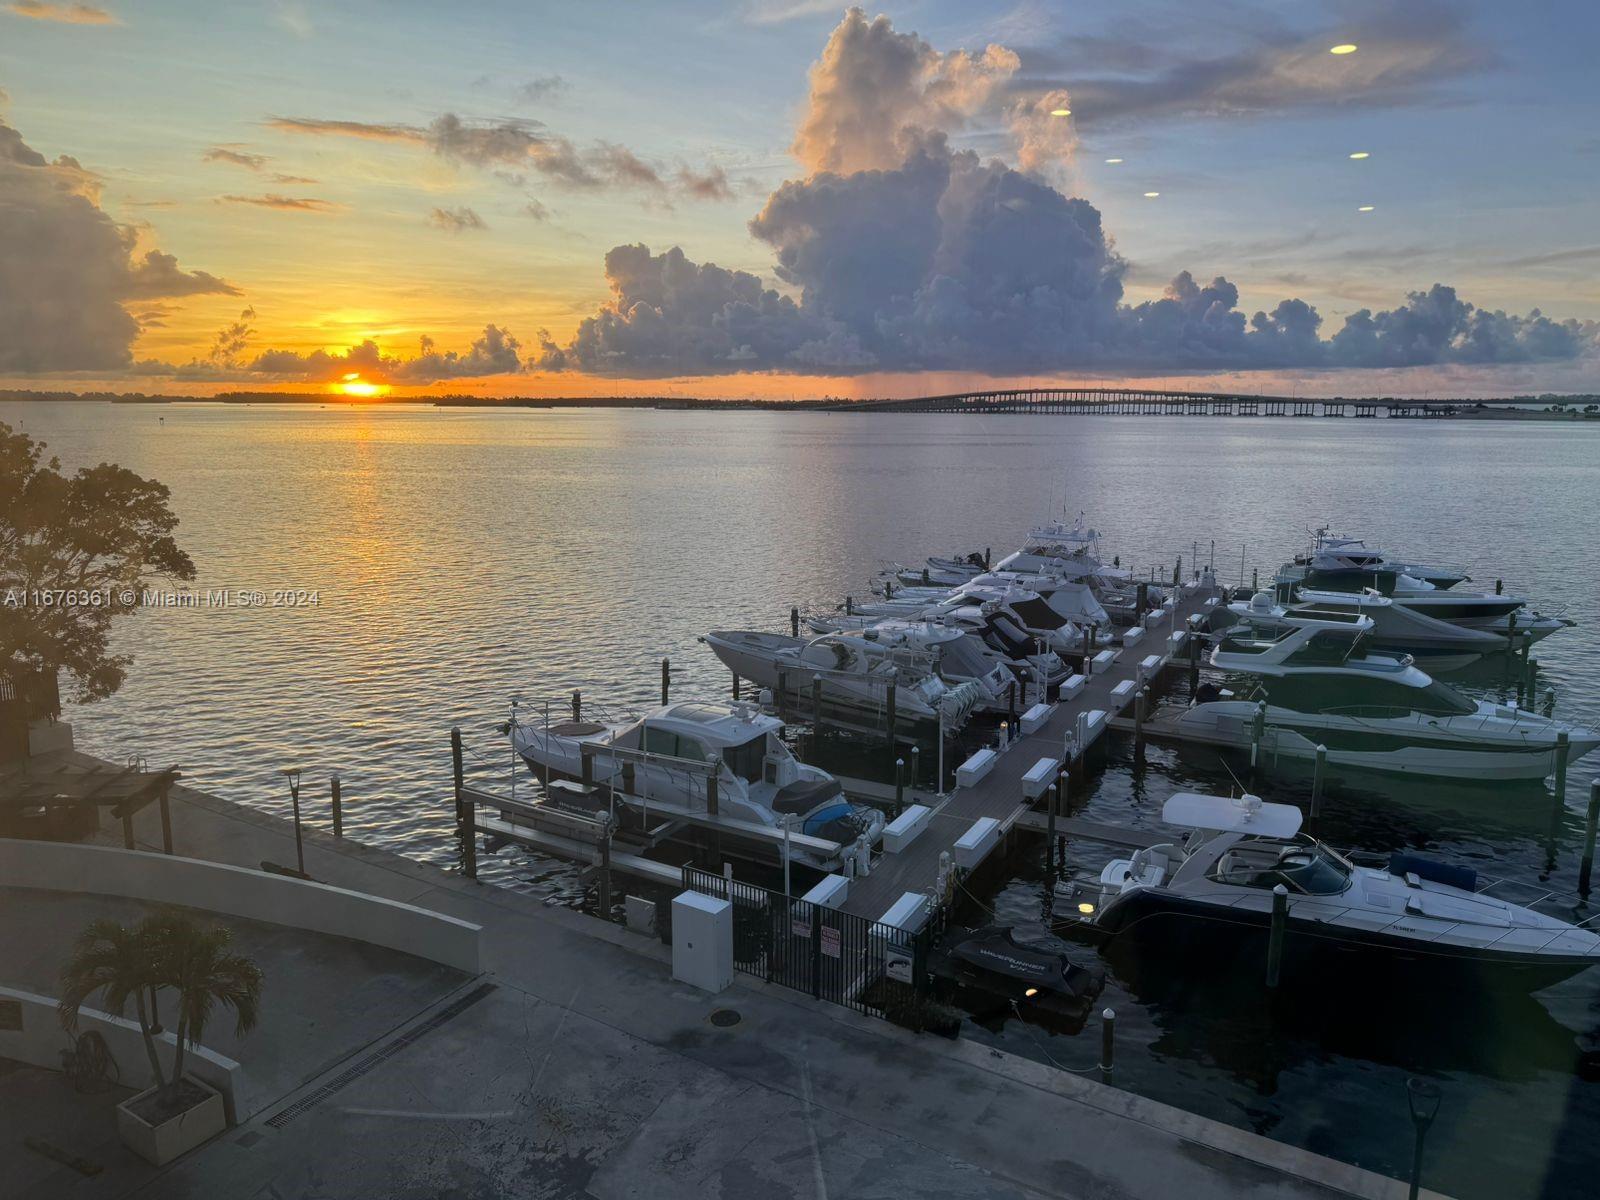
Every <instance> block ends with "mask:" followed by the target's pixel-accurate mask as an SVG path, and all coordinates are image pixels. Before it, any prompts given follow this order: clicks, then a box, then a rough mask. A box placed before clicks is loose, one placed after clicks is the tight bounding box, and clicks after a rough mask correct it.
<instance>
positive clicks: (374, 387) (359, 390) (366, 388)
mask: <svg viewBox="0 0 1600 1200" xmlns="http://www.w3.org/2000/svg"><path fill="white" fill-rule="evenodd" d="M333 390H334V391H336V392H338V393H339V394H340V395H342V396H382V395H385V394H387V392H388V391H389V386H388V385H387V384H383V383H368V382H367V381H366V380H364V379H362V378H361V376H360V374H358V373H357V372H355V371H352V372H351V373H350V374H348V375H346V376H345V377H344V378H343V379H341V380H340V381H339V382H338V383H336V384H334V385H333Z"/></svg>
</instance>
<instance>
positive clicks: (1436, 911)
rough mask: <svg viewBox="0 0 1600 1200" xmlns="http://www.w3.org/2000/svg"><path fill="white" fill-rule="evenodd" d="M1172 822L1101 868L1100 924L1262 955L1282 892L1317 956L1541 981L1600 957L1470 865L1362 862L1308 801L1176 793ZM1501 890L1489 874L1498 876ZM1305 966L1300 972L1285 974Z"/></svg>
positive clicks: (1292, 930)
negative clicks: (1311, 829)
mask: <svg viewBox="0 0 1600 1200" xmlns="http://www.w3.org/2000/svg"><path fill="white" fill-rule="evenodd" d="M1161 820H1162V822H1163V823H1164V824H1166V825H1169V826H1173V827H1175V828H1178V829H1185V830H1188V831H1190V832H1188V833H1187V835H1185V836H1183V837H1181V838H1174V840H1173V841H1171V842H1168V843H1161V844H1158V845H1154V846H1150V847H1148V848H1145V849H1141V850H1139V851H1138V852H1137V853H1135V854H1134V855H1133V856H1132V857H1131V858H1123V859H1114V860H1113V861H1112V862H1110V863H1109V864H1107V866H1106V867H1105V869H1104V870H1103V871H1102V872H1101V874H1100V881H1099V883H1100V890H1099V902H1098V903H1097V904H1094V905H1093V913H1092V917H1091V922H1092V925H1093V926H1094V927H1095V928H1097V929H1099V930H1101V931H1102V932H1104V933H1106V934H1110V935H1113V936H1122V935H1128V934H1132V933H1135V932H1137V933H1139V934H1142V935H1150V936H1165V937H1167V938H1169V939H1182V940H1184V941H1186V942H1188V941H1192V940H1195V939H1199V940H1201V941H1203V942H1205V944H1206V945H1211V944H1213V943H1211V942H1209V941H1208V940H1207V939H1208V938H1211V937H1215V938H1220V939H1224V940H1229V941H1233V942H1235V943H1236V944H1237V943H1239V942H1241V941H1242V942H1243V943H1245V944H1246V945H1247V946H1250V947H1254V948H1257V949H1258V950H1259V952H1261V953H1262V954H1264V953H1265V951H1266V947H1267V936H1268V929H1269V926H1270V924H1271V919H1272V905H1273V891H1274V889H1275V888H1278V887H1282V888H1283V889H1284V890H1285V891H1286V892H1287V904H1288V923H1287V927H1286V933H1287V936H1286V937H1285V939H1284V945H1285V948H1286V952H1288V953H1293V954H1297V955H1300V956H1303V957H1306V958H1310V959H1312V960H1313V961H1312V962H1311V963H1308V964H1307V965H1308V967H1311V968H1313V969H1312V970H1310V971H1308V972H1301V975H1302V977H1305V976H1306V975H1308V974H1309V975H1310V977H1312V978H1315V977H1316V974H1315V969H1314V968H1315V967H1316V966H1318V965H1319V964H1318V962H1317V961H1316V960H1318V959H1319V958H1320V959H1322V960H1323V961H1322V963H1321V965H1322V966H1323V967H1325V966H1326V962H1325V955H1326V952H1327V951H1328V950H1334V949H1337V950H1356V951H1362V952H1366V953H1368V954H1372V955H1375V956H1379V957H1381V958H1382V959H1383V960H1384V961H1385V963H1386V964H1387V965H1388V966H1389V967H1391V968H1393V967H1395V966H1405V965H1417V966H1420V967H1423V968H1425V969H1426V971H1427V972H1428V975H1429V977H1430V978H1440V977H1441V976H1442V977H1444V978H1446V979H1449V980H1451V981H1465V982H1467V983H1469V984H1473V985H1485V984H1487V985H1493V986H1498V985H1504V984H1510V985H1512V986H1516V987H1519V988H1522V989H1525V990H1529V991H1533V990H1536V989H1538V988H1542V987H1548V986H1549V985H1550V984H1553V983H1559V982H1560V981H1561V980H1563V979H1567V978H1569V977H1570V976H1572V975H1575V974H1577V973H1578V972H1579V971H1582V970H1584V969H1585V968H1587V967H1591V966H1595V965H1600V935H1597V934H1596V933H1595V932H1594V931H1593V930H1591V929H1589V928H1587V927H1586V926H1587V924H1588V923H1587V922H1585V924H1584V925H1572V924H1569V923H1568V922H1566V921H1562V920H1560V919H1558V918H1556V917H1552V916H1547V915H1546V914H1544V913H1541V912H1539V911H1537V910H1536V909H1533V908H1524V907H1521V906H1518V905H1516V904H1511V903H1508V902H1507V901H1504V900H1500V899H1497V898H1495V897H1493V896H1491V895H1489V894H1488V891H1489V889H1488V888H1484V889H1479V888H1478V885H1477V880H1476V877H1475V876H1474V875H1473V874H1472V873H1471V872H1470V871H1466V870H1463V869H1462V868H1452V867H1448V866H1445V865H1443V864H1436V863H1430V862H1427V861H1426V860H1419V859H1416V858H1414V857H1412V856H1410V855H1395V856H1394V857H1392V858H1391V859H1390V861H1389V863H1388V865H1387V866H1386V867H1369V866H1359V865H1357V864H1356V863H1355V862H1352V861H1351V860H1350V859H1349V858H1348V857H1346V856H1345V855H1342V854H1340V853H1339V852H1338V851H1336V850H1333V849H1332V848H1330V847H1328V846H1326V845H1324V844H1323V843H1322V842H1319V841H1317V840H1316V839H1315V838H1311V837H1308V836H1306V835H1305V834H1303V833H1301V832H1300V824H1301V815H1300V810H1299V809H1298V808H1295V807H1294V806H1292V805H1288V804H1268V803H1264V802H1262V801H1261V800H1260V799H1259V798H1258V797H1255V796H1244V797H1242V798H1240V799H1238V800H1230V799H1227V798H1225V797H1221V796H1202V795H1195V794H1193V793H1188V792H1180V793H1178V794H1177V795H1175V796H1173V797H1172V798H1171V799H1169V800H1168V801H1167V802H1166V804H1165V806H1164V807H1163V808H1162V813H1161ZM1490 886H1491V887H1492V886H1493V885H1490ZM1294 976H1295V971H1294V970H1293V969H1290V970H1289V971H1288V977H1290V978H1293V977H1294Z"/></svg>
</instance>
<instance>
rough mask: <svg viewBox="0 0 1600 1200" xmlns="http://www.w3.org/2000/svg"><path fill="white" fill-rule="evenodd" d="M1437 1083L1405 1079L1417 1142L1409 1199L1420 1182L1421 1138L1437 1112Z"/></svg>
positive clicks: (1414, 1199) (1415, 1196)
mask: <svg viewBox="0 0 1600 1200" xmlns="http://www.w3.org/2000/svg"><path fill="white" fill-rule="evenodd" d="M1440 1095H1441V1093H1440V1091H1439V1085H1438V1084H1436V1083H1429V1082H1428V1081H1427V1080H1426V1079H1418V1078H1417V1077H1416V1076H1412V1077H1411V1078H1410V1079H1408V1080H1406V1103H1407V1104H1408V1105H1410V1106H1411V1124H1412V1125H1414V1126H1415V1127H1416V1130H1417V1144H1416V1148H1415V1149H1414V1150H1413V1151H1412V1155H1411V1200H1417V1189H1418V1187H1419V1186H1420V1185H1421V1182H1422V1139H1423V1138H1425V1137H1427V1136H1428V1126H1430V1125H1432V1124H1433V1118H1434V1117H1436V1116H1438V1114H1439V1098H1440Z"/></svg>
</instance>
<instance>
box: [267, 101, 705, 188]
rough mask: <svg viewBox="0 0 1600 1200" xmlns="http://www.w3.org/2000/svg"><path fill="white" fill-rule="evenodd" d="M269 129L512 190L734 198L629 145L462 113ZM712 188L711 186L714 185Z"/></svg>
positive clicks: (304, 122) (281, 123) (303, 122)
mask: <svg viewBox="0 0 1600 1200" xmlns="http://www.w3.org/2000/svg"><path fill="white" fill-rule="evenodd" d="M267 124H268V126H269V127H270V128H272V129H276V130H278V131H279V132H282V133H295V134H303V135H307V136H312V137H351V138H362V139H365V140H367V141H377V142H402V143H410V144H412V145H416V146H419V147H422V148H425V149H427V150H430V151H432V152H433V153H434V154H437V155H438V156H439V157H440V158H442V159H445V160H447V161H448V162H451V163H454V164H456V165H457V166H467V167H476V168H480V169H487V170H495V171H497V172H501V173H503V174H505V176H506V178H507V179H508V180H509V181H510V182H512V183H519V184H520V183H521V182H522V181H523V173H524V172H531V173H532V174H534V175H537V176H540V177H541V178H543V179H545V180H547V181H549V182H551V183H554V184H557V185H558V186H561V187H567V188H574V189H585V188H589V189H592V188H607V187H609V188H624V189H627V188H631V189H635V190H641V191H644V192H648V193H655V194H660V195H666V194H669V193H674V192H675V193H677V194H680V195H682V196H684V197H686V198H689V199H708V200H719V199H724V198H726V196H725V195H724V194H723V192H721V191H719V190H718V189H717V188H716V187H715V181H716V180H717V179H719V178H721V179H722V180H723V182H724V183H725V182H726V179H725V177H723V176H722V173H721V170H720V168H716V167H711V168H708V169H707V170H706V171H704V172H695V171H692V170H690V169H689V168H687V167H685V168H683V169H682V171H681V173H680V174H679V176H677V177H676V178H675V179H673V180H669V179H668V178H667V177H666V176H664V175H663V173H662V170H661V168H659V167H658V166H656V165H654V164H652V163H650V162H648V161H646V160H645V159H643V158H641V157H640V156H639V155H638V154H636V153H634V151H632V150H630V149H629V148H628V147H626V146H622V145H619V144H617V143H615V142H605V141H601V142H596V143H594V144H593V145H590V146H584V147H580V146H578V145H577V144H575V143H574V142H573V141H572V140H571V139H569V138H566V137H563V136H561V135H560V134H556V133H553V132H551V131H550V130H549V129H548V128H546V126H545V125H544V123H543V122H541V121H533V120H525V119H513V120H503V121H491V122H481V121H467V120H464V119H462V118H461V117H459V116H457V115H456V114H455V113H444V114H442V115H441V116H439V117H436V118H434V120H432V121H431V122H429V123H428V124H427V125H426V126H421V125H400V124H383V123H368V122H364V121H343V120H323V119H321V118H316V117H272V118H271V119H270V120H269V121H268V122H267ZM707 181H711V182H710V185H709V186H708V183H707ZM728 194H731V192H729V193H728Z"/></svg>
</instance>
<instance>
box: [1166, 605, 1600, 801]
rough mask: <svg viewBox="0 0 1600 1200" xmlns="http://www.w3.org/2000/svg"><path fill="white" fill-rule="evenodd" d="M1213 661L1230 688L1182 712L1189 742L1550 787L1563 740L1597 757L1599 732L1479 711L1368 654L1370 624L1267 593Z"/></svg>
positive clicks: (1401, 661) (1573, 752)
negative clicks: (1257, 745)
mask: <svg viewBox="0 0 1600 1200" xmlns="http://www.w3.org/2000/svg"><path fill="white" fill-rule="evenodd" d="M1239 610H1240V611H1239V612H1238V613H1237V615H1239V616H1240V617H1241V618H1242V619H1241V620H1240V622H1239V623H1238V624H1236V625H1234V626H1233V627H1231V628H1230V629H1228V630H1226V631H1224V632H1223V633H1222V634H1221V635H1220V636H1219V640H1218V642H1217V645H1216V648H1215V649H1214V650H1213V651H1212V654H1211V658H1210V662H1211V665H1212V666H1213V667H1215V668H1216V669H1217V670H1219V671H1222V672H1224V678H1225V681H1226V683H1227V685H1228V688H1229V689H1231V690H1227V691H1224V690H1222V689H1219V688H1217V687H1214V686H1207V687H1202V688H1201V689H1199V691H1198V693H1197V695H1196V697H1195V702H1194V703H1193V704H1191V705H1190V707H1189V708H1187V709H1186V710H1184V711H1183V712H1182V713H1180V714H1179V716H1178V718H1177V722H1176V724H1177V732H1178V734H1179V735H1180V736H1185V737H1189V738H1192V739H1194V740H1197V741H1204V742H1211V743H1213V744H1218V745H1231V746H1238V747H1248V746H1250V745H1252V744H1253V742H1254V741H1255V740H1256V738H1257V736H1258V735H1257V731H1256V729H1255V722H1256V720H1257V712H1258V708H1257V706H1258V704H1259V703H1264V704H1265V706H1266V708H1265V715H1264V728H1263V729H1262V730H1261V732H1260V734H1259V736H1260V739H1261V745H1262V747H1263V749H1264V750H1265V752H1266V753H1269V754H1274V755H1286V756H1288V757H1291V758H1314V757H1315V756H1316V748H1317V747H1318V746H1319V745H1321V746H1324V747H1326V750H1327V761H1328V762H1330V763H1332V764H1335V765H1341V766H1349V767H1361V768H1366V769H1369V770H1377V771H1396V772H1400V773H1403V774H1415V775H1431V776H1441V777H1446V778H1467V779H1485V780H1496V779H1543V778H1544V777H1545V776H1546V775H1548V774H1549V773H1550V772H1551V771H1553V770H1554V769H1555V766H1556V762H1555V756H1556V748H1557V745H1558V737H1557V735H1558V734H1560V733H1563V732H1564V733H1566V734H1567V736H1568V739H1569V743H1568V751H1567V753H1568V761H1569V762H1576V761H1577V760H1578V759H1580V758H1582V757H1583V756H1584V755H1585V754H1588V753H1589V752H1590V751H1592V750H1594V749H1595V748H1596V747H1600V734H1597V733H1596V731H1595V730H1594V729H1591V728H1584V727H1580V726H1576V725H1572V724H1569V723H1567V722H1563V721H1557V720H1554V719H1552V718H1549V717H1542V716H1539V715H1538V714H1537V713H1534V712H1531V711H1527V710H1524V709H1519V708H1516V707H1515V706H1509V705H1498V704H1492V703H1489V702H1488V701H1473V700H1470V699H1468V698H1467V697H1465V696H1463V695H1461V694H1460V693H1458V692H1456V691H1455V690H1454V689H1452V688H1450V687H1448V686H1446V685H1445V684H1443V683H1440V682H1438V681H1437V680H1435V679H1433V678H1432V677H1431V676H1429V675H1428V674H1427V673H1426V672H1424V671H1422V670H1420V669H1418V668H1417V667H1416V665H1415V664H1414V663H1413V661H1412V659H1411V658H1410V656H1402V657H1399V658H1395V657H1391V656H1388V655H1376V654H1367V653H1365V650H1364V646H1363V643H1364V642H1365V640H1366V638H1367V637H1368V636H1369V635H1370V634H1371V633H1372V631H1373V628H1374V624H1375V623H1374V621H1373V619H1372V617H1370V616H1367V615H1365V614H1363V613H1360V612H1350V611H1339V610H1333V609H1327V610H1322V609H1318V608H1316V607H1314V606H1309V605H1308V606H1305V607H1301V608H1297V609H1293V610H1286V609H1284V608H1283V607H1281V606H1279V605H1275V604H1274V603H1273V602H1272V597H1271V596H1270V595H1268V594H1267V593H1265V592H1258V593H1257V594H1256V595H1255V596H1254V597H1252V599H1251V601H1250V603H1249V604H1248V605H1242V606H1239Z"/></svg>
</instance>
